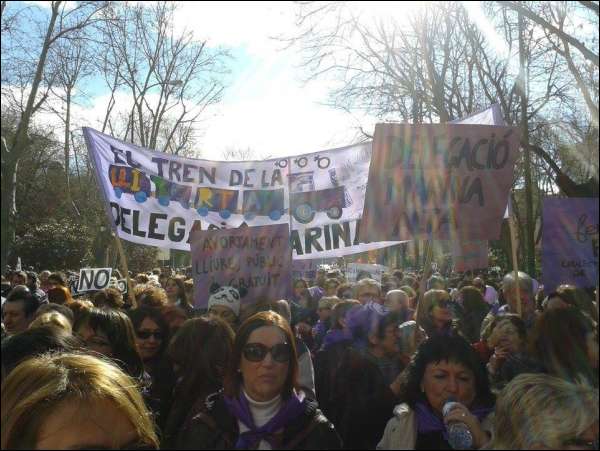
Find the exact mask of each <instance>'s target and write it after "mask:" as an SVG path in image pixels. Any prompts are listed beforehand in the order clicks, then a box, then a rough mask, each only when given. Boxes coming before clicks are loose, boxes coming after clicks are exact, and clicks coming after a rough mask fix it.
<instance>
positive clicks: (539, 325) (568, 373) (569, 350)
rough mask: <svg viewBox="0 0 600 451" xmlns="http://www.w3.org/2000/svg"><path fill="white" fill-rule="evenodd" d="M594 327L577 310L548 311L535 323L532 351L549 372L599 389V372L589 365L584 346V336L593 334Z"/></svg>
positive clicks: (587, 318) (591, 322)
mask: <svg viewBox="0 0 600 451" xmlns="http://www.w3.org/2000/svg"><path fill="white" fill-rule="evenodd" d="M594 326H595V324H594V321H593V320H592V319H591V318H590V317H589V316H588V315H587V314H585V313H583V312H581V311H580V310H578V309H577V308H573V307H569V308H565V309H552V310H548V311H546V312H544V313H542V314H541V315H540V317H539V318H538V319H537V321H536V324H535V327H534V329H533V335H532V339H531V352H532V354H533V355H534V356H536V357H537V358H538V359H540V361H541V362H542V363H543V365H544V366H545V368H546V370H547V371H548V373H550V374H553V375H555V376H558V377H561V378H563V379H567V380H570V381H571V382H587V383H588V384H591V385H593V386H595V387H598V371H596V370H594V369H593V368H592V365H591V364H590V362H589V358H588V345H587V335H588V334H589V333H593V332H594ZM597 339H598V337H596V340H597Z"/></svg>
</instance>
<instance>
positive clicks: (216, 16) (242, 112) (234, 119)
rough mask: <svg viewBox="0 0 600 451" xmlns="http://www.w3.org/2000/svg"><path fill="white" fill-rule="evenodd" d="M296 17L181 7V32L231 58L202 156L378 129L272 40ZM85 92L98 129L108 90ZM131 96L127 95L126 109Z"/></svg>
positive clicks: (84, 110) (275, 150) (329, 143)
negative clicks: (332, 100)
mask: <svg viewBox="0 0 600 451" xmlns="http://www.w3.org/2000/svg"><path fill="white" fill-rule="evenodd" d="M27 3H30V4H36V5H37V6H41V9H40V10H37V11H35V9H32V11H31V14H32V15H40V14H42V13H43V12H42V10H43V8H48V7H49V2H27ZM358 3H360V2H358ZM13 7H15V8H16V7H17V5H14V6H13ZM46 12H47V11H46ZM295 12H296V6H295V5H294V4H293V3H291V2H183V3H182V4H181V5H180V9H179V11H178V12H177V14H176V15H175V31H176V32H177V31H183V30H184V29H187V30H192V31H193V32H194V36H195V38H197V39H199V40H203V39H206V40H207V42H208V45H209V46H210V47H223V48H226V49H228V50H229V51H230V53H231V55H232V56H233V58H232V59H231V61H230V62H229V69H230V70H231V73H230V74H229V75H227V76H226V84H227V86H228V87H227V89H226V90H225V92H224V98H223V101H222V102H220V103H219V104H218V105H216V106H215V107H214V108H210V109H209V110H208V111H207V113H206V115H205V116H204V120H203V121H202V123H201V124H200V126H199V128H198V132H197V133H196V138H197V146H196V147H197V156H198V157H202V158H208V159H222V154H223V152H224V151H225V150H227V149H247V148H249V149H251V150H252V151H254V153H255V155H256V156H257V157H265V156H273V157H275V156H284V155H293V154H300V153H307V152H314V151H318V150H322V149H326V148H334V147H339V146H343V145H347V144H351V143H352V142H354V140H355V137H356V135H357V132H356V127H357V125H363V126H365V128H366V129H367V130H369V129H372V128H373V127H374V123H375V120H374V119H373V118H367V117H364V116H362V115H349V114H347V113H344V112H341V111H338V110H334V109H332V108H330V107H327V106H325V105H324V103H325V102H326V101H327V94H328V91H329V88H330V87H331V83H332V81H331V80H327V79H323V78H321V79H319V80H318V81H314V82H311V83H309V84H305V83H304V82H303V81H302V80H303V79H305V78H306V76H307V75H308V74H307V73H306V71H305V69H304V68H303V67H302V66H301V55H300V54H299V53H298V50H297V49H295V48H294V49H287V50H284V49H283V48H284V44H282V42H280V41H278V40H276V39H273V37H275V36H279V35H281V34H283V33H288V34H289V33H291V32H293V30H294V18H295V16H294V15H295ZM23 31H24V32H26V33H29V32H30V30H27V29H26V28H25V29H24V30H23ZM31 31H32V30H31ZM84 91H85V93H86V95H87V96H88V99H86V100H81V101H80V102H79V105H78V106H77V107H76V108H75V114H74V115H73V117H74V119H75V121H76V123H78V124H79V125H90V126H92V127H96V128H100V125H99V121H100V120H101V118H102V117H103V113H104V111H105V108H106V103H107V101H108V94H109V93H108V90H107V89H106V88H105V87H104V83H103V82H101V81H100V80H98V79H96V78H90V79H88V80H87V81H86V83H85V86H84ZM126 97H127V95H126V94H125V93H123V97H122V98H121V100H122V103H123V104H125V103H126V101H127V100H126ZM36 122H37V123H38V124H39V123H43V124H47V123H50V124H53V125H55V126H56V127H60V128H62V127H61V125H62V124H60V122H59V121H58V120H57V118H56V117H53V116H52V114H50V113H40V114H39V115H38V117H37V121H36ZM369 124H370V125H369ZM57 135H58V136H60V135H61V132H59V133H57Z"/></svg>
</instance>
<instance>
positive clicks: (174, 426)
mask: <svg viewBox="0 0 600 451" xmlns="http://www.w3.org/2000/svg"><path fill="white" fill-rule="evenodd" d="M233 340H234V333H233V330H232V329H231V327H230V326H229V324H227V323H226V322H225V321H223V320H222V319H221V318H217V317H214V316H206V317H199V318H193V319H190V320H187V321H186V322H185V323H184V324H183V326H181V327H180V328H179V330H178V331H177V332H176V333H175V335H174V336H173V339H172V340H171V343H170V344H169V347H168V349H167V354H168V356H169V358H170V360H171V362H172V363H174V364H176V365H178V367H179V370H178V374H177V376H178V377H180V380H179V381H178V383H177V386H176V387H175V391H174V394H173V398H174V399H173V408H172V410H171V412H170V413H169V417H168V419H167V422H166V425H165V436H166V438H167V441H168V440H170V439H172V438H174V435H175V434H176V433H177V432H178V430H179V428H181V425H182V424H184V420H185V419H186V416H187V415H188V413H189V411H190V409H191V408H192V406H193V405H194V403H195V402H196V401H198V400H199V399H204V398H206V396H208V395H209V394H211V393H214V392H216V391H217V390H219V389H221V387H222V386H223V377H224V373H225V369H226V368H227V364H228V363H229V361H230V359H231V353H232V348H233Z"/></svg>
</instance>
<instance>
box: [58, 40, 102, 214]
mask: <svg viewBox="0 0 600 451" xmlns="http://www.w3.org/2000/svg"><path fill="white" fill-rule="evenodd" d="M88 50H89V47H88V46H87V42H86V39H85V36H83V33H82V31H81V30H80V31H77V32H74V33H73V34H72V36H71V38H70V39H68V40H62V41H59V42H58V43H57V44H56V45H55V46H53V47H52V49H51V51H50V55H49V60H48V70H47V72H48V74H50V77H52V78H53V79H54V83H53V84H51V85H50V91H51V92H52V94H53V95H54V96H55V97H56V98H57V99H58V100H60V102H61V106H60V108H56V107H55V106H54V105H53V104H52V103H49V105H48V108H49V109H50V110H52V111H53V112H54V113H55V114H56V116H57V117H58V118H59V119H60V120H61V121H62V122H63V123H64V127H65V131H64V169H65V181H66V195H67V202H70V203H72V199H71V188H70V172H71V158H70V157H71V140H72V139H71V108H72V105H73V102H74V97H75V88H76V86H77V84H78V83H80V82H81V80H82V79H83V78H85V77H87V76H89V75H90V74H91V72H92V64H91V55H90V53H89V51H88ZM78 169H79V168H78V167H77V170H78ZM73 207H74V211H75V212H76V213H77V214H79V212H78V210H77V208H76V207H75V205H74V204H73Z"/></svg>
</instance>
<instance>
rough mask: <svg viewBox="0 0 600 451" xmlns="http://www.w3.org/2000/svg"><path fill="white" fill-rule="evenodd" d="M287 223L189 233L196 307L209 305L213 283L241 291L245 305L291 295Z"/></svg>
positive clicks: (290, 261) (290, 262) (290, 263)
mask: <svg viewBox="0 0 600 451" xmlns="http://www.w3.org/2000/svg"><path fill="white" fill-rule="evenodd" d="M289 242H290V232H289V225H288V224H278V225H269V226H261V227H244V228H238V229H224V230H209V231H199V230H193V231H192V232H191V233H190V246H191V251H192V274H193V278H194V305H195V306H196V307H206V306H207V305H208V297H209V290H210V287H211V286H212V285H213V284H218V285H219V286H231V287H234V288H237V289H238V290H239V291H240V296H241V298H242V304H252V303H255V302H257V301H259V300H262V299H269V300H278V299H286V298H287V297H288V294H289V293H290V292H291V283H292V281H291V277H292V276H291V268H292V254H291V250H290V244H289Z"/></svg>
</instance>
